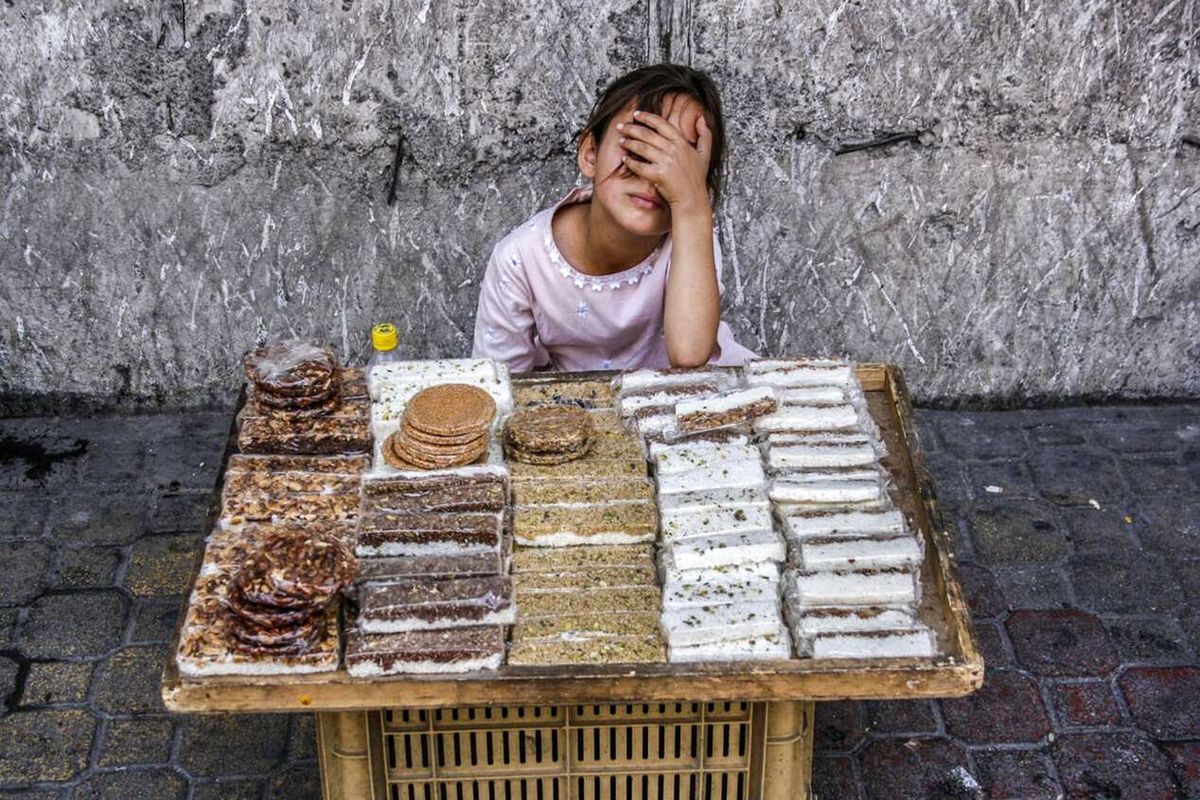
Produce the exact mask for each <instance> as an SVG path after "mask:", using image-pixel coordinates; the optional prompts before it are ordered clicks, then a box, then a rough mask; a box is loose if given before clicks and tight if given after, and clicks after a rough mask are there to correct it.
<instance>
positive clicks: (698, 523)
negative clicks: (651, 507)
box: [661, 500, 772, 542]
mask: <svg viewBox="0 0 1200 800" xmlns="http://www.w3.org/2000/svg"><path fill="white" fill-rule="evenodd" d="M661 523H662V534H663V540H664V541H668V542H670V541H675V540H676V539H689V538H691V537H693V536H708V535H711V534H714V533H731V532H735V531H746V530H756V529H769V528H771V526H772V521H771V506H770V504H769V503H768V502H767V501H766V500H762V501H760V502H756V503H738V504H736V505H728V506H723V507H721V508H713V509H697V510H693V509H689V508H683V509H673V510H671V511H664V512H662V514H661Z"/></svg>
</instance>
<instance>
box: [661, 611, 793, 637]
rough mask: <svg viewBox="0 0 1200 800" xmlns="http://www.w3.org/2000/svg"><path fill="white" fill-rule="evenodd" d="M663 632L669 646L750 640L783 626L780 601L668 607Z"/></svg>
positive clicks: (663, 616)
mask: <svg viewBox="0 0 1200 800" xmlns="http://www.w3.org/2000/svg"><path fill="white" fill-rule="evenodd" d="M662 626H663V632H664V633H665V635H666V639H667V644H668V645H670V646H671V647H688V646H690V645H697V644H716V643H717V642H728V641H736V640H738V639H750V638H753V637H756V636H765V635H767V634H770V633H775V632H776V631H778V630H779V629H780V628H781V627H783V620H782V619H781V617H780V613H779V602H778V601H777V600H767V601H765V602H753V603H752V602H745V601H743V602H738V603H731V604H728V605H712V606H695V607H691V608H668V609H665V610H664V611H663V615H662Z"/></svg>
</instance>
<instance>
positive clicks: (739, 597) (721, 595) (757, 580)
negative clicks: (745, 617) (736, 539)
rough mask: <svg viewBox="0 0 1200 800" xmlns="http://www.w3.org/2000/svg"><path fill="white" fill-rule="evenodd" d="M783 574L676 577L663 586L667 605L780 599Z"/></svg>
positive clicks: (707, 604)
mask: <svg viewBox="0 0 1200 800" xmlns="http://www.w3.org/2000/svg"><path fill="white" fill-rule="evenodd" d="M781 585H782V584H781V583H780V579H779V574H778V573H776V574H774V575H760V574H749V575H738V576H735V577H725V576H722V580H708V581H689V580H682V581H676V582H673V583H671V584H670V585H668V586H667V587H665V588H664V589H663V608H664V609H672V608H703V607H707V606H724V605H731V604H734V603H766V602H772V603H774V604H775V605H776V606H778V605H779V602H780V594H781V591H782V590H781Z"/></svg>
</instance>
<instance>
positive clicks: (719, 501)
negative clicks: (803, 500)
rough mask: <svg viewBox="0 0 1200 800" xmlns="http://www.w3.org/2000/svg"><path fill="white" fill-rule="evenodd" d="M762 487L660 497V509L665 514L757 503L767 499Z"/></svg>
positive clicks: (711, 490)
mask: <svg viewBox="0 0 1200 800" xmlns="http://www.w3.org/2000/svg"><path fill="white" fill-rule="evenodd" d="M763 489H764V487H762V486H743V487H740V488H736V489H727V488H722V489H704V490H697V491H688V492H680V493H678V494H666V495H659V498H658V507H659V510H660V511H662V512H663V513H666V512H669V511H673V510H675V509H685V508H686V509H691V510H697V511H698V510H701V509H704V510H715V509H718V508H724V507H726V506H730V505H736V504H738V503H757V502H761V501H762V500H764V499H766V496H767V495H766V492H765V491H764V490H763Z"/></svg>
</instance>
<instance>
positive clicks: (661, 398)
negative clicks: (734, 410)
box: [617, 385, 712, 417]
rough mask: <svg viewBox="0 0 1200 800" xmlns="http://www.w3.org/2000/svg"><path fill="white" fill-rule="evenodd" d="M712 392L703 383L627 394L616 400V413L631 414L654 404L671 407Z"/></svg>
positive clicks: (626, 415)
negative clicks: (681, 401)
mask: <svg viewBox="0 0 1200 800" xmlns="http://www.w3.org/2000/svg"><path fill="white" fill-rule="evenodd" d="M708 394H712V388H711V387H709V386H703V385H686V386H675V387H670V388H667V389H663V390H662V391H657V392H647V393H646V394H627V395H623V396H622V397H621V399H619V400H618V401H617V413H618V414H620V415H621V416H622V417H629V416H632V415H633V413H634V412H635V411H638V410H640V409H643V408H652V407H654V406H663V407H671V408H673V407H674V406H675V404H676V403H678V402H679V401H680V400H687V399H689V398H691V397H703V396H705V395H708Z"/></svg>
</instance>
